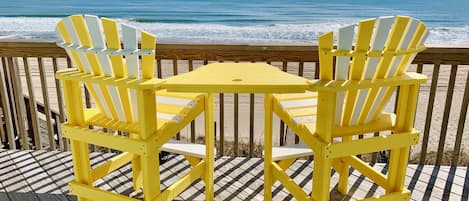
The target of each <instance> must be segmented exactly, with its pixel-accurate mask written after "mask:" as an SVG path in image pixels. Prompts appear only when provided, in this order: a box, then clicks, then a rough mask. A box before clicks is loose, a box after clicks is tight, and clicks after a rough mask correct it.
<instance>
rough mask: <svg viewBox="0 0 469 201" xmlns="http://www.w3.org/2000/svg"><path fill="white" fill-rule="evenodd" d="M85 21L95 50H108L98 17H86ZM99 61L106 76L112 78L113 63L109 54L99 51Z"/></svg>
mask: <svg viewBox="0 0 469 201" xmlns="http://www.w3.org/2000/svg"><path fill="white" fill-rule="evenodd" d="M85 21H86V24H87V26H88V30H89V32H90V36H91V40H92V41H93V49H98V50H101V49H106V43H105V41H104V34H103V27H102V25H101V23H100V21H99V19H98V17H97V16H94V15H85ZM97 55H98V60H99V64H100V66H101V69H102V70H103V74H104V75H105V76H112V68H111V62H110V60H109V56H108V54H105V53H104V52H103V51H98V53H97Z"/></svg>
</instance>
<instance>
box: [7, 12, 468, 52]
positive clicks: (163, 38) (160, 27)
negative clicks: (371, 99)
mask: <svg viewBox="0 0 469 201" xmlns="http://www.w3.org/2000/svg"><path fill="white" fill-rule="evenodd" d="M59 19H60V18H53V17H51V18H48V17H40V18H39V17H0V35H3V36H4V37H5V36H18V37H21V38H33V39H45V40H54V39H55V25H56V23H57V21H58V20H59ZM119 21H120V22H124V23H128V24H131V25H134V26H136V27H139V28H142V29H145V30H147V31H149V32H151V33H154V34H156V35H157V37H158V41H159V42H190V43H297V44H298V43H316V41H317V37H318V36H319V35H320V34H321V33H326V32H328V31H334V30H338V28H339V27H342V26H346V25H350V24H352V23H354V22H356V21H357V19H348V20H343V19H342V20H337V21H333V20H331V21H329V22H322V23H316V24H314V23H313V24H270V25H249V26H233V25H223V24H199V23H187V24H185V23H146V22H143V23H140V22H134V21H129V20H124V19H121V20H119ZM427 43H428V44H449V45H455V44H458V45H459V44H464V45H467V44H469V25H466V26H461V27H431V26H430V35H429V37H428V39H427Z"/></svg>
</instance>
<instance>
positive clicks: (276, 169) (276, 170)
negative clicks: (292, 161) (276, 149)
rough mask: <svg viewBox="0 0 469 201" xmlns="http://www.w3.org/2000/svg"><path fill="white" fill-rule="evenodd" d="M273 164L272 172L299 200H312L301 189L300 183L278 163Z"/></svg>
mask: <svg viewBox="0 0 469 201" xmlns="http://www.w3.org/2000/svg"><path fill="white" fill-rule="evenodd" d="M271 165H272V174H273V176H274V177H275V178H276V179H277V180H279V181H280V182H281V183H282V184H283V186H284V187H285V188H286V189H287V190H288V191H289V192H290V193H291V194H292V195H293V196H294V197H295V198H296V199H297V200H310V199H311V197H309V196H308V195H307V194H306V193H305V192H304V191H303V189H301V188H300V187H299V186H298V184H296V183H295V182H294V181H293V179H291V178H290V177H289V176H288V175H287V174H286V173H285V172H284V171H283V170H282V169H281V168H280V166H279V165H277V164H276V163H271Z"/></svg>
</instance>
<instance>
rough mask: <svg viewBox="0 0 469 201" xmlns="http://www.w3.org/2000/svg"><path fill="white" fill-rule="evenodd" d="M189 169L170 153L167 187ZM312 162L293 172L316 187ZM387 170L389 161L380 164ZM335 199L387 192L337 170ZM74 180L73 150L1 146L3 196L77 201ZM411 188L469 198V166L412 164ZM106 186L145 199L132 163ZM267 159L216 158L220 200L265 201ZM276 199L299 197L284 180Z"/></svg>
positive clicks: (164, 174) (13, 200)
mask: <svg viewBox="0 0 469 201" xmlns="http://www.w3.org/2000/svg"><path fill="white" fill-rule="evenodd" d="M112 156H113V154H107V153H106V154H101V153H93V154H92V160H93V163H92V164H93V166H95V165H97V164H100V163H102V162H104V161H105V160H106V159H107V158H110V157H112ZM188 168H189V164H188V163H187V162H186V161H185V160H184V158H183V157H182V156H177V155H170V156H169V157H168V161H167V162H165V163H164V164H163V165H162V167H161V180H162V181H161V182H162V184H163V185H162V187H163V188H166V187H167V185H169V184H170V183H172V182H173V181H174V180H175V179H177V177H178V176H181V175H182V174H184V173H185V171H187V170H188ZM311 168H312V162H311V161H306V160H299V161H297V162H295V163H294V165H293V166H292V168H290V169H289V170H288V172H289V174H290V175H291V176H292V177H293V178H294V180H295V181H296V182H297V183H299V184H300V185H301V186H303V188H304V189H306V190H307V191H309V192H310V191H311ZM375 168H377V169H379V170H381V171H383V172H385V171H386V165H385V164H375ZM332 177H333V182H332V184H331V187H332V188H333V190H332V192H331V198H332V199H333V200H356V199H360V198H363V197H368V196H372V195H380V194H382V193H383V192H384V191H383V189H382V188H380V187H378V186H377V185H374V184H373V183H372V182H370V181H369V180H368V179H366V178H364V177H363V176H362V175H361V174H360V173H359V172H357V171H351V176H350V182H349V189H350V190H349V194H348V195H346V196H342V195H340V194H339V193H337V190H336V189H337V186H336V184H337V183H336V181H337V178H338V175H337V174H336V173H334V172H333V175H332ZM72 179H73V173H72V161H71V155H70V153H69V152H57V151H53V152H50V151H12V150H0V200H1V201H25V200H44V201H50V200H64V201H67V200H76V197H75V196H73V195H69V194H68V187H67V183H68V182H69V181H70V180H72ZM406 183H407V184H406V186H408V188H409V189H410V190H412V200H451V201H453V200H468V194H469V171H467V168H466V167H448V166H441V167H436V166H417V165H409V167H408V168H407V182H406ZM94 185H96V186H99V187H100V188H102V189H105V190H108V191H113V192H119V193H122V194H126V195H129V196H131V197H137V198H141V196H142V193H141V191H134V190H133V189H132V184H131V172H130V165H127V166H124V167H123V168H121V169H119V170H117V171H115V172H113V173H111V174H110V175H108V176H106V177H104V178H103V179H100V180H98V181H96V182H95V183H94ZM262 185H263V160H262V159H260V158H242V157H237V158H230V157H221V158H217V159H216V162H215V199H216V200H263V186H262ZM273 189H274V193H273V194H274V200H292V199H293V198H292V197H291V196H290V195H289V194H288V193H287V191H286V190H285V189H284V188H283V187H281V186H280V185H279V184H278V183H277V184H276V186H275V187H274V188H273ZM203 192H204V185H203V182H201V181H196V182H195V183H194V184H193V185H192V186H191V187H190V188H189V189H187V190H186V191H185V192H183V193H182V194H181V195H179V196H178V197H177V199H179V200H203V199H204V194H203Z"/></svg>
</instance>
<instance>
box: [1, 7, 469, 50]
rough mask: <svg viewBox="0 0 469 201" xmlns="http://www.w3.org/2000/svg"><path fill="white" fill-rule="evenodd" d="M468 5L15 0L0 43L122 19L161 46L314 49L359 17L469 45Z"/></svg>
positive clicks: (6, 11) (432, 39)
mask: <svg viewBox="0 0 469 201" xmlns="http://www.w3.org/2000/svg"><path fill="white" fill-rule="evenodd" d="M468 11H469V1H468V0H445V1H440V0H414V1H410V2H408V1H404V0H381V1H375V0H310V1H307V0H283V1H281V0H270V1H260V0H233V1H219V0H192V1H187V0H186V1H184V0H166V1H162V0H154V1H144V0H100V1H92V0H67V1H63V0H41V1H38V0H16V1H3V2H2V5H1V6H0V38H26V39H38V40H54V39H55V37H56V36H55V24H56V23H57V21H58V20H59V19H60V18H62V17H64V16H68V15H70V14H77V13H86V14H93V15H98V16H103V17H110V18H116V19H118V20H119V21H120V22H123V23H127V24H131V25H133V26H136V27H139V28H142V29H145V30H147V31H149V32H151V33H154V34H156V35H157V37H158V41H159V42H178V43H179V42H180V43H237V44H307V43H316V41H317V37H318V35H320V34H321V33H324V32H328V31H334V30H337V29H338V28H339V27H342V26H345V25H350V24H355V23H357V21H358V20H359V19H364V18H372V17H377V16H389V15H408V16H412V17H415V18H418V19H421V20H422V21H423V22H425V23H426V24H427V25H428V27H429V29H430V35H429V38H428V39H427V44H451V45H468V44H469V12H468Z"/></svg>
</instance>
